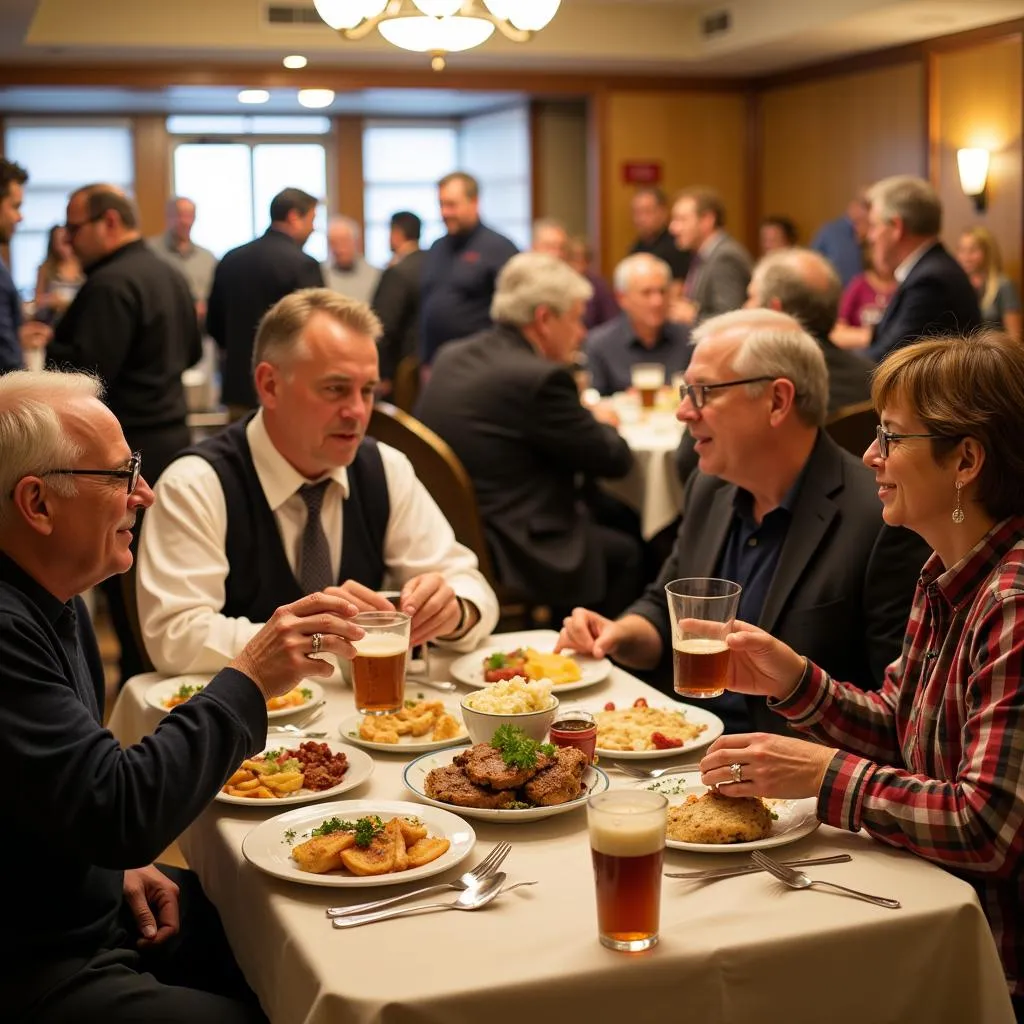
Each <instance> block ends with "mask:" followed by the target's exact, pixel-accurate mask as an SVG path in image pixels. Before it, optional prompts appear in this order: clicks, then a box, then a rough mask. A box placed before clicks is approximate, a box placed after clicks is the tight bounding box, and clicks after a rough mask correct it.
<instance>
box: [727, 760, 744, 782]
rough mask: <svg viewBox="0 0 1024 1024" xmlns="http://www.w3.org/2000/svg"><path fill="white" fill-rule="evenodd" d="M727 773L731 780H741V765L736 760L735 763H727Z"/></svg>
mask: <svg viewBox="0 0 1024 1024" xmlns="http://www.w3.org/2000/svg"><path fill="white" fill-rule="evenodd" d="M729 774H730V775H732V781H733V782H742V781H743V765H741V764H739V763H738V762H737V763H736V764H731V765H729Z"/></svg>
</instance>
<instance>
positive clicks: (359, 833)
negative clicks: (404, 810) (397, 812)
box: [310, 814, 384, 847]
mask: <svg viewBox="0 0 1024 1024" xmlns="http://www.w3.org/2000/svg"><path fill="white" fill-rule="evenodd" d="M383 830H384V822H383V821H381V820H380V818H379V817H378V816H377V815H376V814H375V815H373V816H372V817H367V818H360V819H359V820H358V821H343V820H342V819H341V818H328V819H327V820H326V821H325V822H322V823H321V824H319V825H317V827H316V828H315V829H313V831H312V832H311V833H310V835H313V836H329V835H331V834H332V833H334V832H355V834H356V846H361V847H367V846H369V845H370V843H372V842H373V840H374V837H375V836H376V835H377V834H378V833H379V832H382V831H383Z"/></svg>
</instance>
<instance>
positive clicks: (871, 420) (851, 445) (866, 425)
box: [825, 402, 878, 458]
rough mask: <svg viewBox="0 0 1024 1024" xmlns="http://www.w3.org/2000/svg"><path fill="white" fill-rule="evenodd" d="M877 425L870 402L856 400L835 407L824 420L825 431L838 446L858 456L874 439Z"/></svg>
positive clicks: (875, 414)
mask: <svg viewBox="0 0 1024 1024" xmlns="http://www.w3.org/2000/svg"><path fill="white" fill-rule="evenodd" d="M877 426H878V413H876V412H875V407H874V406H873V405H872V404H871V402H857V403H855V404H854V405H844V406H843V407H842V408H841V409H836V411H835V412H834V413H833V414H832V415H831V416H829V418H828V420H827V421H826V422H825V431H826V432H827V433H828V436H829V437H831V438H832V440H833V441H835V443H836V444H837V445H839V447H840V448H845V449H846V451H848V452H849V453H850V454H851V455H856V456H857V457H858V458H859V457H860V456H861V455H863V454H864V452H865V451H866V450H867V448H868V447H869V445H870V444H871V442H872V441H874V440H875V427H877Z"/></svg>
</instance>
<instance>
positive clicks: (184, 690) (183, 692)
mask: <svg viewBox="0 0 1024 1024" xmlns="http://www.w3.org/2000/svg"><path fill="white" fill-rule="evenodd" d="M202 688H203V687H202V685H199V686H189V685H188V684H187V683H183V684H182V685H181V686H179V687H178V692H177V693H176V694H175V697H180V698H181V699H182V700H188V699H189V697H191V696H192V695H193V694H195V693H198V692H199V691H200V690H201V689H202Z"/></svg>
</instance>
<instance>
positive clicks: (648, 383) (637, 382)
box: [630, 363, 665, 409]
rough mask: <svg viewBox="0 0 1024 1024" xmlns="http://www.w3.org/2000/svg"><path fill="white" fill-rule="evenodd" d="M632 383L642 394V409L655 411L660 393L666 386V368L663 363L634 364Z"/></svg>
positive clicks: (631, 372) (631, 374)
mask: <svg viewBox="0 0 1024 1024" xmlns="http://www.w3.org/2000/svg"><path fill="white" fill-rule="evenodd" d="M630 383H631V384H632V385H633V387H634V388H636V390H637V392H638V393H639V394H640V406H641V408H644V409H653V408H654V406H655V404H656V403H657V401H658V392H659V391H660V390H661V389H662V388H663V387H664V386H665V367H664V366H662V364H661V363H634V364H633V367H632V369H631V370H630Z"/></svg>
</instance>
